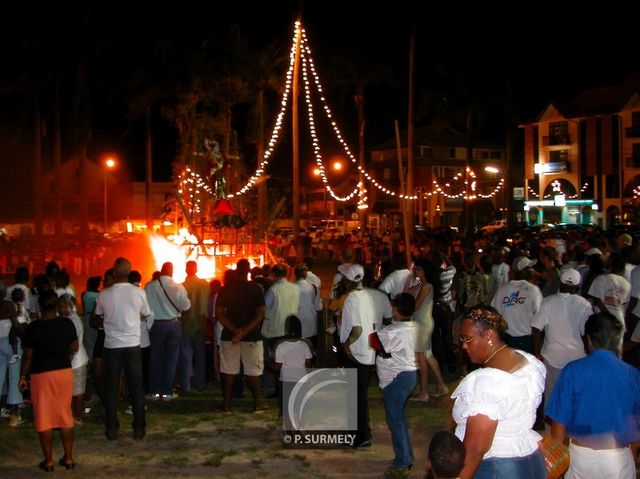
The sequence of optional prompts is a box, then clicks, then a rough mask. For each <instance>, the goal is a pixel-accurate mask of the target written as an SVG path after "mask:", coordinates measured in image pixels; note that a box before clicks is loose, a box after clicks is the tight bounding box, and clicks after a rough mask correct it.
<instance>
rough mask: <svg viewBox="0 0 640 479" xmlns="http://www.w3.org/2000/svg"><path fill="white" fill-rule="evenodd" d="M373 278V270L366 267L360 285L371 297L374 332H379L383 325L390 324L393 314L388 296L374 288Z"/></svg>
mask: <svg viewBox="0 0 640 479" xmlns="http://www.w3.org/2000/svg"><path fill="white" fill-rule="evenodd" d="M374 283H375V277H374V275H373V269H372V268H370V267H367V268H366V269H365V272H364V278H363V280H362V285H363V286H364V290H365V291H366V292H367V293H369V294H370V295H371V299H373V306H374V313H375V316H374V318H373V319H374V322H375V325H376V331H380V330H381V329H382V328H383V327H384V326H385V325H387V324H391V318H392V317H393V312H392V310H391V301H389V296H387V295H386V294H385V293H383V292H382V291H380V290H379V289H376V288H375V287H374Z"/></svg>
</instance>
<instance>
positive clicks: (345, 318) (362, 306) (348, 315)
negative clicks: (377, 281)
mask: <svg viewBox="0 0 640 479" xmlns="http://www.w3.org/2000/svg"><path fill="white" fill-rule="evenodd" d="M342 274H343V276H344V278H345V281H346V286H347V291H348V293H347V299H346V300H345V302H344V306H343V308H342V320H341V322H340V343H342V346H343V348H344V352H345V354H346V356H347V360H346V367H351V368H355V369H357V370H358V432H357V434H356V438H355V440H354V442H353V445H354V447H369V446H371V429H370V427H369V396H368V387H369V376H370V374H371V366H372V365H373V364H374V363H375V359H376V352H375V351H374V350H373V349H372V348H371V347H370V346H369V335H370V334H371V333H372V332H373V331H374V328H375V324H374V319H373V318H374V314H375V306H374V304H373V299H371V295H370V294H369V293H368V292H367V291H365V290H364V289H362V284H361V281H362V278H363V277H364V269H363V268H362V266H361V265H359V264H352V265H351V266H349V267H348V268H343V271H342Z"/></svg>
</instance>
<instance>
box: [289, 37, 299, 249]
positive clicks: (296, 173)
mask: <svg viewBox="0 0 640 479" xmlns="http://www.w3.org/2000/svg"><path fill="white" fill-rule="evenodd" d="M301 40H302V25H300V27H299V28H298V29H297V33H296V58H295V62H294V64H293V93H292V95H293V99H292V102H291V106H292V115H293V122H292V127H291V133H292V136H293V138H292V143H293V237H294V238H295V241H296V242H297V241H298V237H299V235H300V143H299V131H298V129H299V128H298V126H299V125H298V77H299V76H300V43H301Z"/></svg>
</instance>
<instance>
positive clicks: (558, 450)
mask: <svg viewBox="0 0 640 479" xmlns="http://www.w3.org/2000/svg"><path fill="white" fill-rule="evenodd" d="M538 446H539V447H540V452H542V456H543V458H544V467H545V469H546V470H547V477H548V478H549V479H559V478H560V477H562V475H563V474H564V473H565V472H567V469H569V448H568V447H567V446H565V445H564V444H562V443H561V442H560V441H557V440H555V439H554V438H552V437H551V435H550V434H545V435H544V436H542V439H540V441H539V442H538Z"/></svg>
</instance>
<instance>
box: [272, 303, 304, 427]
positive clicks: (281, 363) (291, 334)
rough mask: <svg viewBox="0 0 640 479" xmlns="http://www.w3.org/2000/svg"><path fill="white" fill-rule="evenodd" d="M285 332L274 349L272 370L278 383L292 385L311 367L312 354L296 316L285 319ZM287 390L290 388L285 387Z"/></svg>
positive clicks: (280, 398)
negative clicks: (277, 376) (276, 376)
mask: <svg viewBox="0 0 640 479" xmlns="http://www.w3.org/2000/svg"><path fill="white" fill-rule="evenodd" d="M285 330H286V331H287V336H286V337H285V339H284V340H282V341H281V342H280V343H279V344H278V346H277V347H276V354H275V360H274V362H273V364H272V368H273V369H274V370H276V371H280V381H282V382H283V383H289V385H293V384H295V383H297V382H298V381H300V380H301V379H303V378H304V376H305V375H306V374H307V368H310V367H311V364H312V361H311V360H312V359H313V354H312V353H311V348H310V347H309V344H308V343H307V342H306V341H304V340H303V339H301V338H302V323H301V322H300V319H299V318H298V317H297V316H294V315H291V316H289V317H288V318H287V319H286V323H285ZM285 386H286V385H285V384H282V387H281V388H280V397H279V398H278V399H279V401H278V402H279V406H280V415H281V416H282V410H283V405H282V401H283V394H282V390H283V389H284V388H285ZM287 390H290V388H288V387H287Z"/></svg>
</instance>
